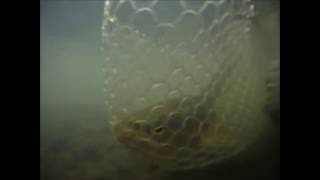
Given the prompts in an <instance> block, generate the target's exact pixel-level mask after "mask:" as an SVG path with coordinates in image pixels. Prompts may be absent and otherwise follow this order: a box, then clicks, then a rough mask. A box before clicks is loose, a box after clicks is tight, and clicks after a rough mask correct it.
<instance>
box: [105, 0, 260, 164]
mask: <svg viewBox="0 0 320 180" xmlns="http://www.w3.org/2000/svg"><path fill="white" fill-rule="evenodd" d="M253 10H254V9H253V6H252V5H251V4H250V2H249V1H246V0H243V1H240V0H239V1H238V0H235V1H231V0H212V1H210V0H202V1H200V0H199V1H193V0H189V1H188V0H172V1H168V0H152V1H141V0H137V1H134V0H119V1H118V0H116V1H111V0H110V1H109V0H107V1H106V3H105V18H104V23H103V26H102V30H103V53H105V66H104V72H105V74H106V78H105V82H104V83H105V94H106V104H107V107H108V110H109V112H110V115H111V119H112V120H111V121H112V123H113V124H114V126H115V129H114V134H115V136H117V137H118V139H119V141H120V142H123V143H124V144H125V145H127V146H128V147H131V148H133V149H136V150H138V151H140V152H143V153H144V154H146V155H147V154H148V155H150V157H152V158H157V159H160V160H164V161H165V162H168V163H170V164H173V165H174V166H175V167H176V168H180V169H181V168H193V167H201V166H204V165H206V164H210V163H213V162H218V161H220V160H222V159H225V158H226V157H230V156H231V155H233V154H236V153H237V152H239V151H240V150H241V149H242V148H243V147H245V146H246V145H247V144H248V143H249V142H252V141H253V140H252V139H254V138H255V137H256V135H257V132H258V130H259V127H260V125H261V122H262V120H263V119H264V118H263V114H262V107H263V105H264V99H265V91H264V84H263V81H262V80H261V78H260V74H259V72H258V69H257V68H256V62H255V61H254V60H253V59H252V51H251V46H250V33H248V32H250V27H251V25H250V17H251V15H252V13H253Z"/></svg>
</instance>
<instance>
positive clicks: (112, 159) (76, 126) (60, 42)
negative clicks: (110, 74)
mask: <svg viewBox="0 0 320 180" xmlns="http://www.w3.org/2000/svg"><path fill="white" fill-rule="evenodd" d="M270 2H273V1H267V0H265V1H264V0H261V1H257V2H256V10H257V14H256V16H255V18H254V19H253V23H254V26H253V27H254V31H253V33H254V37H255V38H256V41H255V43H256V46H257V47H259V48H257V51H258V52H259V55H261V56H263V57H265V58H266V59H276V58H279V32H278V31H279V12H280V10H279V7H278V6H274V4H273V3H270ZM275 4H277V3H275ZM103 8H104V2H103V1H98V0H97V1H62V0H61V1H60V0H58V1H49V0H48V1H45V0H43V1H41V122H40V123H41V129H40V132H41V145H40V158H41V161H40V168H41V174H40V176H41V179H44V180H46V179H47V180H50V179H52V180H64V179H70V180H73V179H75V180H76V179H77V180H78V179H79V180H81V179H83V180H84V179H86V180H102V179H111V180H116V179H218V180H229V179H230V180H231V179H243V180H261V179H262V180H264V179H265V180H267V179H278V178H279V174H280V159H279V158H280V157H279V156H280V155H279V150H280V136H279V127H278V124H276V123H275V124H271V127H270V129H271V131H269V133H268V134H267V135H266V137H265V138H264V139H263V140H261V141H259V142H257V143H256V144H253V145H252V147H251V148H248V150H247V151H246V152H245V153H244V154H243V155H241V156H238V157H234V158H232V159H231V160H229V161H227V162H225V163H222V164H219V165H216V166H208V167H205V168H203V169H197V170H188V171H181V172H180V171H176V172H165V173H156V174H153V173H152V172H153V171H154V170H153V167H152V166H151V167H150V166H148V165H145V164H136V162H139V161H134V160H135V159H139V158H140V157H139V156H137V157H128V156H129V154H130V153H128V151H130V150H128V149H127V148H125V147H124V146H123V145H121V144H119V143H118V142H117V140H116V139H115V137H114V136H113V135H112V133H111V131H110V129H109V124H108V121H109V118H110V115H109V114H107V113H106V112H107V111H106V106H105V105H104V96H105V92H103V82H104V79H105V77H104V74H103V72H102V71H101V68H102V66H103V55H102V54H101V52H100V47H101V29H100V28H101V23H102V18H103V10H104V9H103ZM275 103H276V104H277V103H279V102H274V103H273V104H272V107H274V106H276V105H274V104H275Z"/></svg>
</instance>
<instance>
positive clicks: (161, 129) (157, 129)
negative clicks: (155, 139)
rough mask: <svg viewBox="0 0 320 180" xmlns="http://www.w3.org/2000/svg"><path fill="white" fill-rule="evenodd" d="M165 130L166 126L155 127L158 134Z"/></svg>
mask: <svg viewBox="0 0 320 180" xmlns="http://www.w3.org/2000/svg"><path fill="white" fill-rule="evenodd" d="M164 130H165V127H163V126H159V127H157V128H155V129H154V132H155V133H156V134H161V133H162V132H163V131H164Z"/></svg>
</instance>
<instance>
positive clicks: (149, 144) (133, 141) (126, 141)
mask: <svg viewBox="0 0 320 180" xmlns="http://www.w3.org/2000/svg"><path fill="white" fill-rule="evenodd" d="M112 129H113V134H114V135H115V137H116V138H117V140H118V141H119V142H120V143H121V144H123V145H125V146H126V147H128V148H129V149H131V150H133V151H135V152H140V153H143V154H144V155H147V156H149V157H151V158H161V159H173V158H174V157H173V156H172V157H171V155H170V154H174V153H172V152H173V151H174V150H173V149H172V150H171V151H167V149H168V147H167V146H168V145H165V144H161V143H159V142H156V141H154V140H153V139H152V138H150V137H144V136H142V135H141V134H139V132H137V131H135V130H133V129H132V128H130V127H127V126H124V125H123V124H121V123H116V124H113V127H112Z"/></svg>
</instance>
